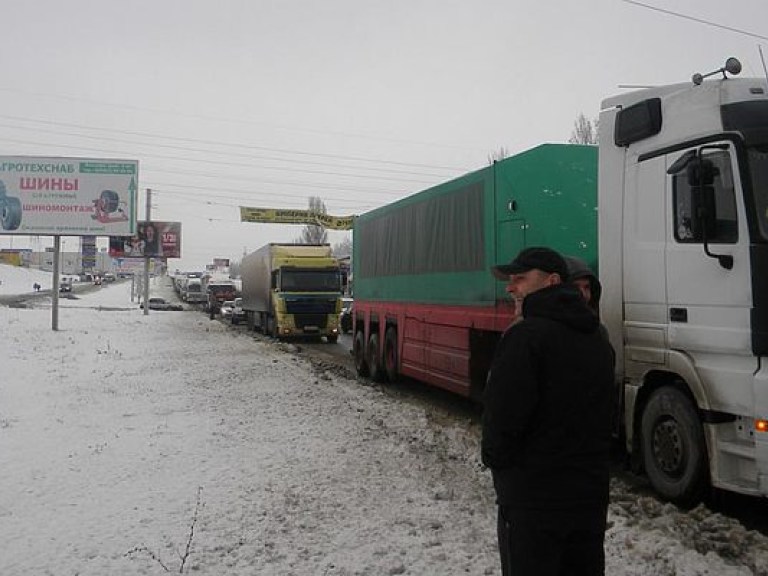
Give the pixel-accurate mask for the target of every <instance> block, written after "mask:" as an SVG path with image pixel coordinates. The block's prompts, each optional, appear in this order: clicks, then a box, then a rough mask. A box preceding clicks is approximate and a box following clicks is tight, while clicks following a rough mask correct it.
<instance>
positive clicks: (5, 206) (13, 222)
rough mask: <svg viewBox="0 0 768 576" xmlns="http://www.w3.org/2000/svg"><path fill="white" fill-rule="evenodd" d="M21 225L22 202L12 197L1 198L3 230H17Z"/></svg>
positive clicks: (0, 219) (0, 216) (0, 217)
mask: <svg viewBox="0 0 768 576" xmlns="http://www.w3.org/2000/svg"><path fill="white" fill-rule="evenodd" d="M19 224H21V200H19V199H18V198H14V197H12V196H2V197H0V225H2V227H3V230H16V228H18V227H19Z"/></svg>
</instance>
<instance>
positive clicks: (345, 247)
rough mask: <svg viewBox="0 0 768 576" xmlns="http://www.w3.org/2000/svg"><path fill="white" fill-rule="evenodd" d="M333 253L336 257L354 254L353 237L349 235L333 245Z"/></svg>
mask: <svg viewBox="0 0 768 576" xmlns="http://www.w3.org/2000/svg"><path fill="white" fill-rule="evenodd" d="M333 255H334V256H335V257H336V258H344V257H345V256H351V255H352V238H350V237H349V236H347V237H346V238H344V239H343V240H342V241H341V242H338V243H337V244H334V245H333Z"/></svg>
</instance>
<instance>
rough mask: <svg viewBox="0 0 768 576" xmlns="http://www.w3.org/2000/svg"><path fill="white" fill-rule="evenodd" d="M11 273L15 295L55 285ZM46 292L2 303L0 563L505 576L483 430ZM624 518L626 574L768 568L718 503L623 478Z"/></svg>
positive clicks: (161, 289)
mask: <svg viewBox="0 0 768 576" xmlns="http://www.w3.org/2000/svg"><path fill="white" fill-rule="evenodd" d="M10 268H11V267H8V266H3V265H0V280H3V285H2V286H3V289H4V290H5V292H4V293H5V294H8V293H13V292H12V291H13V290H16V291H17V292H16V293H19V292H29V291H31V284H32V283H33V282H35V281H40V279H39V278H33V277H32V276H29V275H24V277H23V278H22V280H19V283H18V285H17V286H16V287H14V286H15V284H14V283H15V280H12V278H14V277H15V276H16V275H17V274H18V272H19V271H18V270H10ZM24 272H25V273H27V274H28V273H29V271H24ZM47 276H48V277H49V285H50V275H49V274H48V275H47ZM166 282H168V280H167V279H165V278H158V279H157V280H156V281H155V284H153V290H154V291H156V292H158V293H161V295H165V294H166V293H167V290H168V288H167V286H166V285H165V284H164V283H166ZM35 306H36V307H35V308H3V307H0V334H1V336H0V359H1V363H0V366H2V377H0V542H1V543H2V544H0V574H2V575H13V576H15V575H27V574H29V575H42V574H50V575H57V576H58V575H75V574H78V575H81V576H85V575H99V576H104V575H106V574H120V575H129V574H161V573H164V572H166V571H170V572H177V573H197V574H216V575H221V574H227V575H230V574H231V575H236V576H237V575H243V576H245V575H248V576H251V575H253V574H264V575H291V574H295V575H308V576H315V575H318V576H320V575H329V576H330V575H366V576H379V575H385V576H388V575H397V574H409V575H414V576H422V575H448V574H470V575H476V574H477V575H485V574H498V573H499V569H498V560H497V551H496V544H495V538H496V537H495V506H494V497H493V488H492V485H491V482H490V477H489V474H488V472H487V471H486V470H484V469H483V467H482V466H481V465H480V464H479V459H478V430H477V426H476V425H475V424H472V423H471V422H455V421H451V420H446V419H445V418H443V417H441V415H440V414H439V409H437V408H435V409H432V408H431V407H429V406H427V407H425V406H419V405H417V404H413V403H404V402H402V401H400V400H398V398H397V396H396V395H392V394H386V393H384V392H383V389H382V388H380V387H376V386H370V385H367V384H366V383H365V382H359V381H356V380H353V379H348V378H344V377H342V376H339V375H336V374H335V373H332V372H330V371H327V370H324V369H322V368H318V365H317V364H313V363H311V362H310V361H308V360H307V359H306V358H304V357H303V356H302V354H301V353H300V352H298V351H297V350H296V349H295V348H294V347H291V346H285V345H281V344H277V343H274V342H271V341H269V340H267V339H264V338H261V337H256V338H254V337H252V336H250V335H248V334H247V333H246V332H244V331H242V330H233V329H231V327H228V326H226V325H224V324H222V323H221V322H218V321H210V320H208V318H207V317H206V316H205V315H203V314H201V313H199V312H194V311H186V312H152V313H151V314H149V315H148V316H145V315H144V314H143V313H142V312H141V311H140V310H139V309H138V308H137V306H136V304H135V303H132V302H131V298H130V283H128V282H126V283H117V284H113V285H109V286H104V287H102V289H100V290H96V291H94V292H91V293H88V294H82V295H77V299H72V300H70V299H65V300H62V301H61V303H60V319H59V331H52V330H51V328H50V326H51V322H50V313H51V310H50V301H49V300H46V299H42V300H39V301H38V302H37V303H36V304H35ZM610 521H611V528H610V529H609V531H608V534H607V536H606V554H607V571H606V573H607V574H610V575H619V576H623V575H662V576H666V575H670V576H671V575H681V576H693V575H703V574H709V575H727V576H736V575H739V576H741V575H747V574H768V543H767V542H766V539H765V537H763V536H762V535H760V534H759V533H756V532H752V531H748V530H745V529H744V528H743V527H742V526H741V525H739V524H738V523H737V522H735V521H733V520H730V519H728V518H724V517H722V516H720V515H717V514H713V513H711V512H709V511H708V510H707V509H706V508H703V507H700V508H698V509H696V510H693V511H691V512H681V511H678V510H677V509H676V508H674V507H672V506H666V505H663V504H660V503H659V502H657V501H656V500H654V499H652V498H647V497H638V496H633V495H632V493H631V492H630V491H628V490H626V488H625V487H623V486H622V485H621V483H620V482H618V481H616V482H614V483H613V486H612V504H611V511H610Z"/></svg>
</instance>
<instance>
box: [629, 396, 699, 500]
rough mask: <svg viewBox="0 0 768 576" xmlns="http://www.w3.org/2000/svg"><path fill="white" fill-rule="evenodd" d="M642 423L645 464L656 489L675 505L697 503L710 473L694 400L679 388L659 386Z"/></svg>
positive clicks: (647, 406)
mask: <svg viewBox="0 0 768 576" xmlns="http://www.w3.org/2000/svg"><path fill="white" fill-rule="evenodd" d="M641 426H642V436H641V442H642V454H643V464H644V466H645V473H646V474H647V475H648V479H649V480H650V482H651V485H652V486H653V488H654V489H655V490H656V491H657V492H658V493H659V494H660V495H661V496H662V497H663V498H665V499H667V500H670V501H672V502H675V503H676V504H680V505H683V506H688V505H692V504H695V503H696V502H698V501H699V500H700V499H701V497H702V496H703V495H704V490H705V489H706V487H707V484H708V481H709V475H708V460H707V447H706V442H705V440H704V430H703V429H702V427H701V422H700V421H699V417H698V414H697V413H696V408H695V407H694V406H693V403H692V402H691V401H690V400H689V399H688V397H687V396H686V395H685V394H683V393H682V392H681V391H680V390H677V389H676V388H672V387H669V386H666V387H663V388H659V389H658V390H656V391H655V392H654V393H653V394H652V395H651V397H650V399H649V400H648V404H647V405H646V407H645V411H644V412H643V417H642V424H641Z"/></svg>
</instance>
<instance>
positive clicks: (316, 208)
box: [296, 196, 328, 244]
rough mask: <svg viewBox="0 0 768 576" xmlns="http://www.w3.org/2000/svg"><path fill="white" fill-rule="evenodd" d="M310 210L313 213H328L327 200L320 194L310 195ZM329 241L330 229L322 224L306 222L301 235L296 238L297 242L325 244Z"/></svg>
mask: <svg viewBox="0 0 768 576" xmlns="http://www.w3.org/2000/svg"><path fill="white" fill-rule="evenodd" d="M309 211H310V212H311V213H312V214H327V213H328V211H327V210H326V208H325V202H323V201H322V200H321V199H320V197H319V196H310V197H309ZM327 242H328V231H327V230H326V229H325V226H322V225H320V224H306V225H305V226H304V228H302V229H301V236H299V237H298V238H297V239H296V243H297V244H325V243H327Z"/></svg>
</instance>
